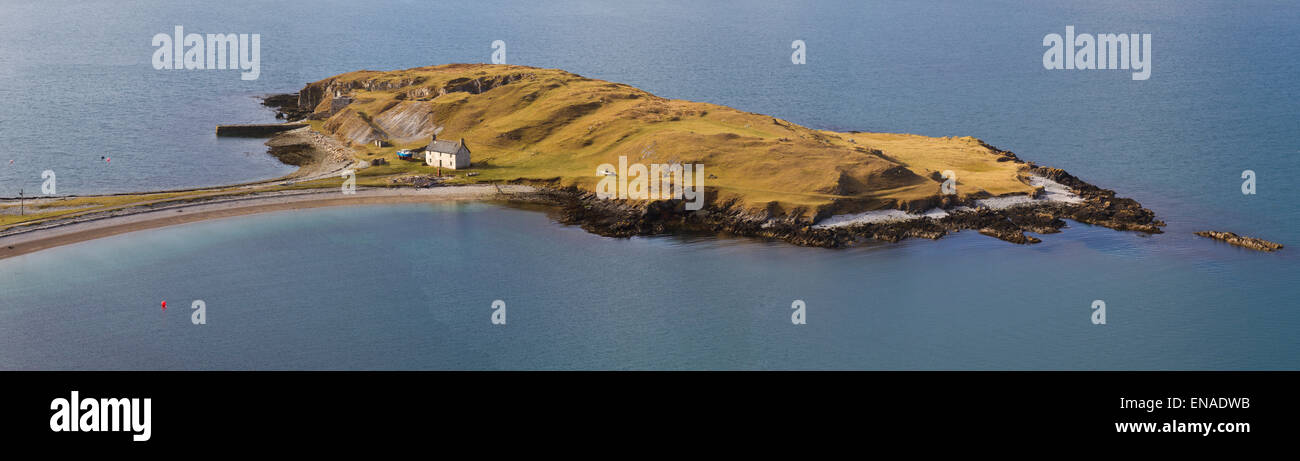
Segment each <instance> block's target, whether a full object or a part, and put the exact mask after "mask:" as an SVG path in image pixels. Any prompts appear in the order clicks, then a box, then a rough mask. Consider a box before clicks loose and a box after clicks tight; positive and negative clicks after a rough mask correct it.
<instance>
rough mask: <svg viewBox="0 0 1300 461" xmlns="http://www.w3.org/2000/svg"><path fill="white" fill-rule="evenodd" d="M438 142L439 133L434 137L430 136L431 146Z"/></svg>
mask: <svg viewBox="0 0 1300 461" xmlns="http://www.w3.org/2000/svg"><path fill="white" fill-rule="evenodd" d="M437 140H438V133H434V134H433V136H429V144H433V142H434V141H437Z"/></svg>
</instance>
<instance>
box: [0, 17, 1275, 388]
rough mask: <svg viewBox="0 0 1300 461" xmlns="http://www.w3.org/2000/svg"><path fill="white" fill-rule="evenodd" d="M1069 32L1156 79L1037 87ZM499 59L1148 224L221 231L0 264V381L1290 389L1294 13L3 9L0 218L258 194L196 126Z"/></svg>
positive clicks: (235, 149) (237, 225) (499, 216)
mask: <svg viewBox="0 0 1300 461" xmlns="http://www.w3.org/2000/svg"><path fill="white" fill-rule="evenodd" d="M177 25H181V26H184V28H185V30H186V31H187V32H194V33H247V34H260V36H261V63H260V71H261V75H260V78H259V79H257V80H254V81H244V80H241V79H240V77H239V72H238V71H235V70H203V71H199V70H190V71H172V70H155V69H154V68H153V66H152V65H151V62H150V59H151V57H152V55H153V52H154V49H155V47H153V46H152V45H151V44H150V40H151V38H152V37H153V36H154V35H155V34H158V33H171V32H172V30H173V28H174V27H175V26H177ZM1066 26H1074V28H1075V30H1076V32H1078V33H1093V34H1098V33H1138V34H1151V36H1152V67H1151V76H1150V79H1149V80H1145V81H1135V80H1132V79H1131V78H1130V74H1131V72H1130V71H1126V70H1088V71H1080V70H1047V69H1044V67H1043V65H1042V59H1043V53H1044V51H1045V47H1044V46H1043V38H1044V36H1045V35H1047V34H1062V35H1064V34H1065V28H1066ZM495 40H503V41H505V42H506V45H507V47H506V50H507V60H508V62H509V63H511V64H522V65H530V66H538V67H553V68H561V69H565V70H568V71H571V72H574V73H577V74H580V75H583V76H587V77H592V78H599V79H604V80H609V81H615V82H621V83H627V84H630V85H633V86H636V87H639V88H643V89H645V90H647V91H650V92H652V93H655V94H657V95H660V96H664V97H670V98H682V99H690V100H697V101H707V102H712V103H717V104H723V105H727V106H732V107H736V108H739V109H742V110H746V111H752V112H758V113H764V114H771V115H773V116H777V117H780V118H783V119H786V120H790V121H792V122H795V123H799V124H802V125H806V126H810V127H814V128H824V129H834V130H864V131H884V132H906V133H917V134H923V135H930V136H968V135H969V136H975V137H978V138H981V139H983V140H985V141H987V142H989V143H990V144H993V145H995V146H998V147H1000V148H1002V149H1006V150H1010V151H1013V152H1015V153H1016V154H1017V155H1018V156H1020V157H1021V158H1022V159H1025V160H1028V161H1033V162H1036V163H1039V164H1043V165H1050V166H1055V167H1060V168H1064V169H1065V170H1067V171H1069V172H1071V173H1073V174H1074V175H1076V176H1079V177H1081V178H1083V179H1085V180H1087V181H1089V182H1091V183H1094V184H1097V185H1099V186H1102V187H1106V188H1110V189H1114V190H1116V191H1117V192H1118V193H1119V195H1121V196H1125V197H1131V198H1134V199H1137V200H1138V201H1140V202H1141V203H1143V204H1144V205H1145V206H1147V207H1148V208H1151V209H1153V210H1154V211H1155V212H1156V213H1157V215H1158V217H1159V218H1160V219H1163V220H1165V221H1166V222H1168V224H1169V225H1168V227H1167V228H1166V231H1167V232H1166V233H1165V234H1160V235H1153V236H1145V235H1139V234H1133V233H1124V232H1116V231H1112V230H1109V229H1104V228H1095V227H1091V226H1087V225H1083V224H1079V223H1073V222H1072V223H1070V227H1069V228H1067V229H1065V231H1064V232H1063V233H1060V234H1052V235H1045V236H1040V237H1041V238H1042V239H1043V243H1041V244H1038V245H1031V246H1017V245H1012V244H1008V243H1006V242H1002V241H999V240H995V239H991V238H988V237H984V236H981V235H978V234H975V233H971V232H964V233H960V234H955V235H952V236H949V237H946V238H944V239H942V240H939V241H928V240H915V241H906V242H904V243H901V244H879V245H869V246H866V247H862V248H852V249H844V250H826V249H815V248H801V247H795V246H791V245H788V244H784V243H776V242H764V241H759V240H754V239H735V238H715V237H701V236H661V237H648V238H632V239H613V238H606V237H600V236H596V235H592V234H588V233H586V232H584V231H582V230H581V229H578V228H575V227H568V226H563V225H559V224H556V223H555V222H554V221H552V220H551V219H550V218H548V217H547V215H546V214H544V213H542V212H539V211H536V210H525V209H516V208H511V207H505V206H501V205H496V204H488V203H474V204H427V205H386V206H361V207H340V208H328V209H313V210H301V211H287V212H277V213H269V214H263V215H252V216H243V217H237V218H229V219H223V220H217V221H208V222H199V223H193V224H186V225H181V226H174V227H167V228H160V229H153V230H147V231H141V232H135V233H130V234H124V235H118V236H114V237H109V238H104V239H99V240H94V241H89V242H83V243H79V244H74V245H69V246H65V247H59V248H55V249H51V250H46V251H42V252H37V253H32V254H28V255H24V256H20V257H15V258H9V259H4V260H0V369H628V368H631V369H1232V370H1236V369H1297V368H1300V338H1298V337H1297V335H1296V334H1295V332H1296V331H1297V328H1300V309H1297V303H1296V302H1295V301H1294V300H1295V294H1296V289H1295V288H1294V287H1296V286H1297V284H1298V283H1300V265H1298V264H1297V262H1298V261H1297V257H1296V256H1295V248H1294V247H1293V246H1294V245H1300V232H1298V231H1297V230H1296V228H1295V226H1294V224H1295V223H1297V222H1300V205H1298V204H1297V202H1296V201H1295V200H1293V197H1294V196H1295V194H1294V191H1295V190H1297V187H1300V179H1297V178H1300V160H1297V155H1300V142H1297V141H1296V136H1295V135H1296V133H1297V132H1298V129H1300V104H1297V100H1298V98H1300V78H1296V77H1295V76H1296V75H1300V59H1297V57H1300V53H1297V49H1296V46H1295V44H1296V43H1300V5H1297V4H1296V3H1294V2H1285V1H1278V2H1208V1H1183V2H1134V1H1079V2H1052V3H1051V4H1040V3H1033V4H1025V3H1022V2H1002V1H980V2H958V1H937V2H914V1H896V2H895V1H884V2H857V1H820V2H810V3H807V4H800V3H798V2H777V1H734V2H729V1H718V2H687V1H668V2H639V3H629V2H597V1H570V2H524V1H481V2H475V3H474V4H473V6H472V7H466V4H465V3H464V2H414V1H412V2H397V1H377V2H364V3H357V2H327V1H322V2H311V3H288V2H285V3H278V2H277V3H267V2H251V1H247V2H242V1H230V2H222V3H202V4H200V3H181V2H134V3H125V2H106V1H105V2H84V3H72V2H62V1H7V0H6V1H0V197H13V196H17V195H18V192H19V190H20V189H21V190H23V191H24V193H25V194H27V195H29V196H30V195H33V193H34V192H39V190H40V188H41V184H42V176H41V173H42V172H43V171H45V170H52V171H54V172H55V173H56V174H57V186H58V193H59V194H60V195H67V194H96V193H114V192H129V191H144V190H157V189H171V188H187V187H194V186H212V185H219V184H227V183H235V182H244V181H252V180H259V179H268V178H273V177H277V176H280V175H283V174H285V173H287V172H290V171H292V167H289V166H286V165H282V164H279V163H278V162H277V161H275V160H274V159H273V158H271V157H270V156H268V155H266V153H265V147H264V146H262V144H261V142H260V140H234V139H220V140H219V139H217V138H216V137H215V136H214V134H213V131H214V126H215V125H216V124H219V123H234V122H267V121H272V120H273V118H272V113H271V112H270V111H268V110H266V109H265V108H263V107H261V106H260V104H259V99H258V98H259V96H261V95H265V94H271V93H282V92H293V91H296V90H297V89H299V88H301V87H302V86H303V85H304V84H305V83H307V82H310V81H315V80H319V79H322V78H325V77H329V76H332V75H335V74H339V73H343V72H348V71H352V70H358V69H373V70H389V69H403V68H409V67H417V66H425V65H432V64H442V63H450V62H488V61H489V60H490V57H491V54H492V52H493V48H492V46H491V44H492V42H493V41H495ZM794 40H803V41H804V42H805V43H806V46H807V63H806V64H804V65H794V64H792V63H791V59H790V58H791V53H792V49H791V42H792V41H794ZM101 157H107V158H111V161H106V160H103V159H101ZM10 160H13V162H12V163H10V162H9V161H10ZM1244 170H1251V171H1253V172H1255V175H1256V191H1257V193H1256V194H1254V195H1243V194H1242V192H1241V186H1242V182H1243V179H1242V172H1243V171H1244ZM1206 229H1213V230H1228V231H1235V232H1238V233H1244V234H1249V235H1252V236H1257V237H1262V238H1267V239H1269V240H1274V241H1278V242H1281V243H1284V244H1287V245H1288V246H1289V247H1288V248H1287V249H1285V250H1283V251H1281V252H1279V253H1275V254H1264V253H1256V252H1250V251H1246V250H1241V249H1237V248H1233V247H1230V246H1227V245H1223V244H1219V243H1216V242H1213V241H1209V240H1206V239H1201V238H1199V237H1195V236H1193V235H1191V233H1192V232H1193V231H1197V230H1206ZM162 300H166V301H167V302H168V306H169V308H168V309H167V310H166V311H163V310H162V309H160V302H161V301H162ZM194 300H202V301H203V303H204V305H205V306H206V308H205V311H206V316H207V324H205V325H193V324H192V323H191V319H190V315H191V309H190V305H191V302H193V301H194ZM497 300H500V301H502V302H503V303H504V304H505V305H506V308H505V311H506V316H507V319H508V321H507V323H506V324H505V325H494V324H492V322H491V316H492V314H493V312H494V310H493V308H492V306H493V303H494V301H497ZM796 300H799V301H802V302H803V304H804V305H805V306H806V308H805V309H806V316H807V317H806V318H807V324H806V325H793V324H792V323H791V320H790V317H791V313H792V308H791V305H792V303H794V302H795V301H796ZM1097 300H1100V301H1102V302H1104V303H1105V305H1106V309H1107V323H1106V324H1105V325H1094V324H1093V323H1092V322H1091V315H1092V309H1091V306H1092V305H1093V303H1094V301H1097Z"/></svg>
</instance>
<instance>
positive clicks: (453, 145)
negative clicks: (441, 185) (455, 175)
mask: <svg viewBox="0 0 1300 461" xmlns="http://www.w3.org/2000/svg"><path fill="white" fill-rule="evenodd" d="M424 163H425V164H426V165H429V166H438V167H443V168H450V169H453V170H456V169H461V168H469V148H468V147H465V139H464V138H461V140H460V141H444V140H440V139H438V135H436V134H435V135H433V137H432V138H430V140H429V147H426V148H424Z"/></svg>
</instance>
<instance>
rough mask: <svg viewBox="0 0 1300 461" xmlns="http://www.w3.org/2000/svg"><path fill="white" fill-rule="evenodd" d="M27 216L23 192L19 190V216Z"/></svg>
mask: <svg viewBox="0 0 1300 461" xmlns="http://www.w3.org/2000/svg"><path fill="white" fill-rule="evenodd" d="M25 215H27V209H26V208H23V190H22V189H18V216H25Z"/></svg>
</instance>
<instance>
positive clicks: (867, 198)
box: [0, 64, 1164, 258]
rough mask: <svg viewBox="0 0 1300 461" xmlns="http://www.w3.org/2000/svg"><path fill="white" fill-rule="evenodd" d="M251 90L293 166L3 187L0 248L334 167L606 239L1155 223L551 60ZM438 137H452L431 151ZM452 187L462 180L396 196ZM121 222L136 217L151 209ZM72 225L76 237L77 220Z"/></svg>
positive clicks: (987, 168) (929, 156)
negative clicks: (281, 124) (97, 190)
mask: <svg viewBox="0 0 1300 461" xmlns="http://www.w3.org/2000/svg"><path fill="white" fill-rule="evenodd" d="M266 103H267V104H268V105H270V106H272V107H275V108H276V109H277V117H278V118H282V119H285V120H286V121H287V122H289V123H298V124H305V126H303V127H301V128H298V127H297V126H296V125H295V126H291V127H289V128H293V129H288V130H286V131H283V132H280V133H278V134H275V135H274V137H272V138H271V139H270V141H268V143H267V144H268V145H269V146H271V147H270V152H271V154H272V155H275V156H277V157H278V158H280V159H281V160H282V161H284V162H286V163H289V164H293V165H298V166H300V167H301V168H300V170H299V171H298V172H296V173H294V174H292V175H290V176H288V177H285V178H279V179H276V180H272V181H263V182H256V183H248V184H240V185H233V186H227V187H220V188H210V189H196V190H189V191H166V192H152V193H141V194H126V195H113V196H89V197H59V198H42V199H39V200H37V201H35V202H33V201H31V200H28V202H27V203H26V204H25V205H24V206H25V207H26V210H27V213H25V214H23V215H21V216H20V215H17V214H15V213H11V211H13V210H12V208H14V207H16V206H17V205H18V204H17V203H15V202H16V201H13V200H5V201H4V202H2V203H0V258H2V257H6V256H11V255H12V254H10V253H16V252H17V251H18V250H17V249H16V248H15V249H6V246H9V245H15V244H14V243H13V242H16V241H17V242H19V243H18V244H17V245H19V246H21V245H24V244H31V243H32V242H33V240H39V238H40V235H42V234H44V233H47V232H49V231H48V230H49V229H52V228H59V227H61V226H65V225H71V224H79V225H81V226H87V223H90V222H96V221H99V220H101V219H107V218H113V219H122V218H124V217H130V216H134V215H139V214H145V215H147V214H149V213H155V214H156V213H157V210H159V209H162V208H165V209H167V210H169V211H171V212H172V213H175V212H184V211H185V209H186V207H190V206H203V205H204V204H205V203H207V204H208V206H209V207H210V206H211V203H214V202H223V203H227V204H231V203H236V201H235V199H238V200H237V201H238V202H239V203H246V204H247V205H249V206H250V207H251V206H254V205H256V206H260V207H265V206H266V205H267V203H268V201H279V202H281V205H280V207H281V208H283V207H285V206H307V205H306V204H307V203H310V202H311V200H306V199H304V197H305V196H310V197H314V199H318V200H317V201H329V202H331V203H348V202H349V201H351V202H356V201H358V200H361V199H360V198H356V199H352V198H349V197H345V196H343V195H338V196H331V194H340V188H341V187H342V186H344V185H345V181H349V179H348V178H347V176H348V175H347V174H341V173H343V172H345V171H349V172H354V174H355V178H352V179H351V180H354V181H355V184H356V186H357V188H358V191H359V192H364V194H357V195H362V196H364V197H367V198H366V199H365V200H368V201H376V200H380V199H381V198H382V197H386V196H392V197H399V196H400V197H405V198H403V199H402V200H413V199H412V198H411V197H424V198H426V199H438V197H457V198H461V199H463V198H474V199H489V198H497V199H503V200H509V201H521V202H532V203H544V204H548V205H552V206H554V207H555V209H556V210H558V211H559V212H558V213H556V214H555V216H556V217H557V219H559V220H560V221H562V222H565V223H570V224H577V225H581V226H582V227H583V228H584V229H587V230H589V231H592V232H595V233H598V234H602V235H610V236H632V235H649V234H660V233H668V232H676V231H706V232H718V233H728V234H733V235H742V236H754V237H763V238H775V239H781V240H785V241H788V242H791V243H795V244H799V245H812V246H826V247H839V246H847V245H853V244H855V243H859V242H862V241H867V240H885V241H898V240H901V239H904V238H908V237H921V238H930V239H937V238H940V237H942V236H943V235H946V234H947V233H949V232H955V231H960V230H974V231H978V232H980V233H982V234H985V235H989V236H992V237H996V238H999V239H1002V240H1006V241H1009V242H1013V243H1035V242H1038V241H1039V240H1038V239H1037V238H1035V237H1033V236H1029V235H1026V234H1025V233H1026V232H1030V233H1039V234H1045V233H1054V232H1059V230H1060V229H1061V228H1062V227H1064V226H1065V221H1064V219H1071V220H1075V221H1078V222H1082V223H1087V224H1093V225H1098V226H1104V227H1109V228H1112V229H1117V230H1124V231H1137V232H1144V233H1160V232H1161V229H1160V228H1161V227H1162V226H1164V223H1163V222H1161V221H1159V220H1156V219H1155V215H1154V213H1153V212H1151V211H1150V210H1148V209H1146V208H1143V207H1142V206H1141V205H1140V204H1138V203H1137V202H1136V201H1133V200H1131V199H1126V198H1120V197H1117V196H1116V194H1115V192H1113V191H1111V190H1107V189H1102V188H1099V187H1096V186H1093V185H1091V184H1088V183H1086V182H1084V181H1083V180H1080V179H1079V178H1076V177H1074V176H1072V175H1070V174H1068V173H1066V172H1065V171H1062V170H1060V169H1056V168H1051V167H1046V166H1039V165H1036V164H1034V163H1032V162H1026V161H1024V160H1021V159H1020V158H1018V157H1017V156H1016V155H1015V154H1013V153H1011V152H1007V151H1004V150H1001V149H998V148H996V147H993V146H991V145H989V144H987V143H985V142H983V141H981V140H979V139H976V138H972V137H944V138H936V137H927V136H918V135H910V134H889V133H867V132H835V131H827V130H817V129H812V128H808V127H804V126H800V125H798V124H795V123H791V122H789V121H786V120H782V119H780V118H776V117H773V116H769V115H762V114H756V113H750V112H744V111H741V110H737V109H733V108H730V107H725V106H720V105H716V104H709V103H703V102H693V101H684V100H676V99H666V98H662V97H659V96H655V95H653V94H650V93H648V92H645V91H642V90H640V89H637V88H634V87H631V86H628V85H623V84H618V83H611V82H607V81H602V80H596V79H590V78H585V77H582V76H579V75H575V74H572V73H569V72H565V71H562V70H556V69H541V68H533V67H525V66H512V65H489V64H448V65H440V66H432V67H420V68H413V69H406V70H398V71H386V72H381V71H357V72H350V73H346V74H342V75H338V76H334V77H330V78H327V79H324V80H320V81H317V82H313V83H310V84H307V85H306V87H304V88H302V89H301V90H300V91H299V92H298V93H297V94H296V95H275V96H272V97H269V98H267V102H266ZM268 131H278V130H268ZM444 140H453V141H454V142H449V141H444ZM444 143H445V145H446V146H452V147H454V148H452V149H451V150H448V151H447V152H446V153H443V151H444V150H447V149H444V147H446V146H444ZM435 147H437V148H438V149H437V152H439V153H438V155H448V156H452V157H447V158H449V159H452V160H449V162H452V163H446V164H445V165H446V167H444V164H443V163H436V164H435V163H430V162H434V160H432V158H433V157H429V159H430V160H429V161H427V162H426V161H425V157H424V156H423V154H420V155H416V156H413V155H412V152H422V151H426V150H427V151H429V152H434V151H435V150H436V149H435ZM455 149H463V150H461V151H460V152H461V153H462V155H467V156H468V155H470V153H471V152H472V159H461V160H467V162H466V163H468V165H467V166H466V165H464V164H461V163H460V162H461V160H456V159H455V157H454V155H455V153H454V152H452V151H454V150H455ZM620 157H623V158H624V159H625V160H626V161H630V162H634V163H643V164H662V165H683V164H686V165H703V166H704V167H705V168H706V169H705V170H704V171H706V172H707V177H704V178H702V181H700V182H701V183H702V184H703V189H704V191H703V194H704V196H703V199H704V206H703V207H702V209H688V207H686V206H685V205H686V204H685V203H684V202H685V201H683V200H672V199H655V200H637V199H607V198H600V197H598V196H597V194H596V187H597V185H598V183H599V182H600V180H601V179H602V175H601V174H600V171H599V170H598V167H599V166H600V165H609V164H619V162H620ZM605 174H613V173H608V172H606V173H605ZM454 186H472V188H473V190H474V191H475V192H474V193H472V194H450V193H449V194H412V193H410V192H409V191H410V190H411V189H420V188H447V187H454ZM484 187H487V188H486V189H485V188H484ZM503 187H504V188H505V189H502V188H503ZM385 191H386V192H385ZM498 191H499V192H498ZM286 194H292V195H295V196H296V198H295V199H293V200H292V201H291V203H293V204H296V205H285V203H290V202H286V201H285V200H286V199H285V198H284V196H285V195H286ZM231 206H234V205H227V207H231ZM250 212H251V211H250ZM229 213H230V211H227V212H226V213H225V214H229ZM218 214H219V215H220V214H221V213H218ZM170 218H171V219H172V220H173V221H174V220H175V218H174V216H172V217H170ZM135 219H136V220H137V221H138V222H137V224H136V227H139V226H147V224H144V223H145V222H151V221H154V220H152V219H144V218H139V217H137V218H135ZM159 222H164V223H165V222H166V221H159ZM119 224H120V223H119ZM158 225H166V224H158ZM92 227H93V226H92ZM81 232H82V234H84V235H85V236H86V237H84V238H94V237H93V232H91V231H90V230H88V229H82V230H81ZM82 234H79V235H82ZM20 236H25V237H22V238H21V239H20ZM65 238H66V237H65ZM20 240H21V241H20Z"/></svg>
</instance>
